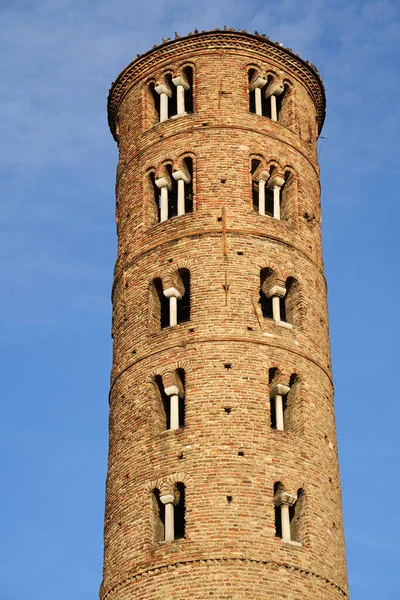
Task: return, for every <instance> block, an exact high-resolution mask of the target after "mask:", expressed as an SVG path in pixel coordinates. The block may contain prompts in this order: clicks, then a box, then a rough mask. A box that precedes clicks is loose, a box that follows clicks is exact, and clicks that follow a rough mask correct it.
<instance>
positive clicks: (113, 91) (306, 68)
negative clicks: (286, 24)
mask: <svg viewBox="0 0 400 600" xmlns="http://www.w3.org/2000/svg"><path fill="white" fill-rule="evenodd" d="M216 34H217V35H221V34H222V35H226V36H231V37H232V38H235V37H236V38H247V39H249V40H251V39H253V40H258V41H259V42H261V43H264V44H266V45H267V46H269V47H270V48H274V50H275V52H276V51H278V52H279V53H280V54H281V56H282V58H283V59H284V57H286V58H289V59H290V58H291V62H292V65H293V62H295V63H297V66H298V67H299V70H301V71H302V74H303V76H304V77H305V78H306V79H308V83H311V84H312V83H313V84H314V85H311V87H312V88H313V92H314V93H313V95H314V97H315V100H316V104H317V110H318V129H319V131H321V129H322V127H323V124H324V120H325V114H326V95H325V88H324V84H323V80H322V77H321V75H320V74H319V71H318V69H317V67H316V66H315V65H313V64H312V63H311V62H309V61H308V60H304V59H302V58H301V57H300V56H299V54H296V53H295V52H293V50H292V48H287V47H285V46H283V44H282V43H280V42H273V41H271V40H270V39H269V37H268V36H267V35H266V34H265V33H259V32H258V31H255V32H254V33H249V32H248V31H246V30H245V29H234V28H228V27H227V26H226V25H225V26H224V28H223V29H219V28H216V29H212V30H203V31H198V30H197V29H195V30H194V31H193V32H189V33H188V34H187V35H185V36H180V35H179V34H178V33H177V32H175V37H174V39H172V38H169V37H165V38H162V42H161V44H154V46H153V47H152V48H151V49H150V50H147V51H146V52H143V53H142V54H137V55H136V58H135V59H134V60H133V61H132V62H130V63H129V64H128V65H127V66H126V67H125V69H124V70H123V71H122V72H121V73H120V74H119V75H118V77H117V79H116V80H115V81H113V82H112V84H111V87H110V90H109V94H108V102H107V112H108V124H109V127H110V129H111V133H112V134H113V136H114V138H115V139H116V116H117V111H118V106H119V104H120V101H121V100H122V97H123V95H124V92H125V91H126V88H127V87H129V85H130V83H131V82H132V80H133V79H135V77H137V76H138V73H139V72H140V68H141V65H142V64H144V63H145V61H146V60H147V58H148V57H149V56H151V55H152V54H153V53H156V52H159V51H160V50H163V49H164V48H165V50H167V48H168V47H170V46H173V45H175V44H181V43H182V42H185V41H186V40H189V39H192V38H200V37H207V36H209V37H212V36H215V35H216Z"/></svg>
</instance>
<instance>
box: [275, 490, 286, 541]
mask: <svg viewBox="0 0 400 600" xmlns="http://www.w3.org/2000/svg"><path fill="white" fill-rule="evenodd" d="M284 490H285V488H284V486H283V484H282V483H281V482H280V481H277V482H276V483H275V484H274V499H275V498H278V497H279V495H280V494H281V492H283V491H284ZM274 509H275V537H278V538H282V520H281V507H280V505H279V504H278V505H277V504H276V501H275V504H274Z"/></svg>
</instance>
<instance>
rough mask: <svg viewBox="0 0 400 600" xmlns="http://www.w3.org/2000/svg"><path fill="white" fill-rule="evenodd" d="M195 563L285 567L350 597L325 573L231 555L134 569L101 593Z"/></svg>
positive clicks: (104, 595) (107, 595) (105, 598)
mask: <svg viewBox="0 0 400 600" xmlns="http://www.w3.org/2000/svg"><path fill="white" fill-rule="evenodd" d="M187 564H190V565H193V566H194V567H196V566H199V565H213V564H224V565H239V564H240V565H241V566H242V565H246V564H254V565H262V566H267V565H272V566H274V567H283V568H284V569H287V570H289V571H296V572H297V573H300V574H301V575H308V576H311V577H315V578H316V579H319V580H321V581H323V582H324V583H326V584H327V585H330V586H332V587H334V588H335V589H336V590H337V591H338V592H339V593H340V594H341V595H342V596H343V598H348V597H349V596H348V593H347V592H346V591H345V590H343V589H342V588H341V587H340V586H339V585H337V584H336V583H335V582H334V581H331V580H330V579H328V578H327V577H325V576H324V575H321V574H319V573H314V572H313V571H310V570H308V569H303V568H300V567H298V566H296V565H291V564H288V563H284V562H278V561H272V560H256V559H253V558H244V557H241V558H231V557H226V558H205V559H192V560H191V559H183V560H180V561H177V562H173V563H165V564H162V565H157V566H154V567H152V568H150V569H142V570H139V571H136V572H135V571H133V572H132V573H131V574H129V576H127V577H126V579H123V580H122V581H119V582H118V583H115V584H113V585H112V587H110V588H109V589H108V590H107V591H103V590H102V589H101V590H100V593H101V595H102V598H103V600H108V598H111V597H112V596H113V595H114V594H115V593H116V592H118V590H119V589H121V588H123V587H125V586H126V585H127V584H130V583H132V582H133V581H139V580H140V579H141V578H142V577H151V576H152V575H159V574H160V573H162V572H163V571H164V572H165V571H170V570H171V569H176V568H177V567H179V566H180V565H187Z"/></svg>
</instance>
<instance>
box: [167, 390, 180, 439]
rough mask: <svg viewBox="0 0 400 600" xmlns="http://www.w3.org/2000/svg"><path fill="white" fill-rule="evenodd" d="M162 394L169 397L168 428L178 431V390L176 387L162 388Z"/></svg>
mask: <svg viewBox="0 0 400 600" xmlns="http://www.w3.org/2000/svg"><path fill="white" fill-rule="evenodd" d="M164 392H165V393H166V395H167V396H169V421H170V423H169V428H170V429H179V390H178V388H177V387H176V385H171V386H170V387H167V388H164Z"/></svg>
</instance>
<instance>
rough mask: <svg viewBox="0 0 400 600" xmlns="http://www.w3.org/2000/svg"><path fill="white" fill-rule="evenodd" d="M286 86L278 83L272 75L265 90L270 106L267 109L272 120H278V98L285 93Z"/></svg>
mask: <svg viewBox="0 0 400 600" xmlns="http://www.w3.org/2000/svg"><path fill="white" fill-rule="evenodd" d="M283 92H284V88H283V87H282V85H281V84H280V83H277V82H276V80H275V79H274V77H271V78H270V79H269V81H268V86H267V89H266V90H265V100H266V102H267V104H268V108H267V109H266V110H268V111H270V112H269V114H268V115H267V114H266V116H268V117H269V118H270V119H271V121H277V120H278V106H281V105H282V104H281V103H280V104H279V100H278V98H279V97H280V96H281V95H283Z"/></svg>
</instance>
